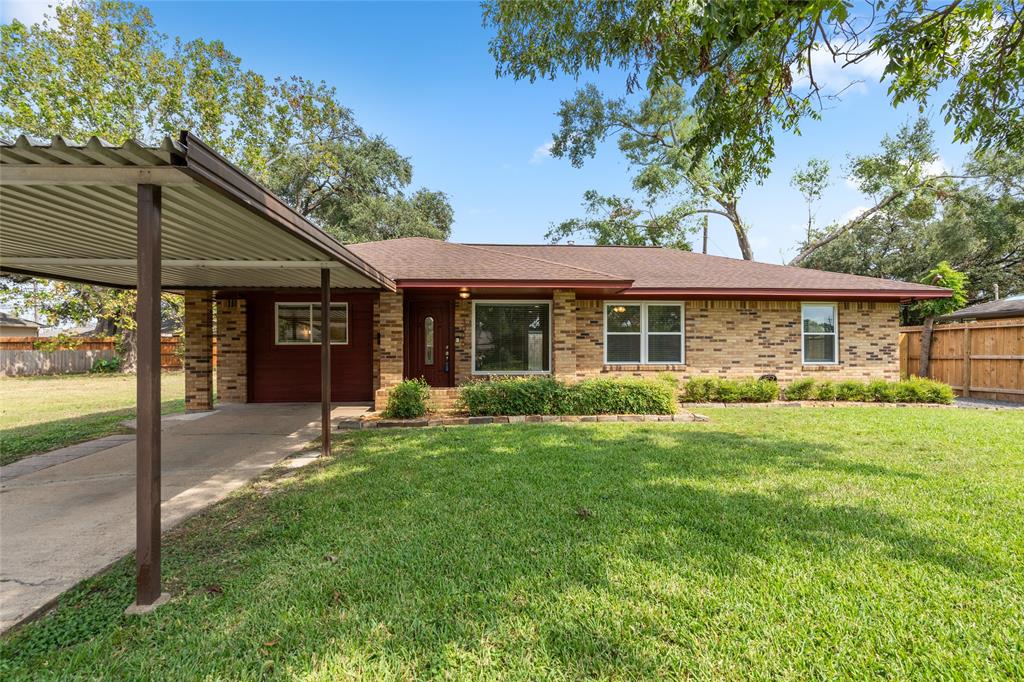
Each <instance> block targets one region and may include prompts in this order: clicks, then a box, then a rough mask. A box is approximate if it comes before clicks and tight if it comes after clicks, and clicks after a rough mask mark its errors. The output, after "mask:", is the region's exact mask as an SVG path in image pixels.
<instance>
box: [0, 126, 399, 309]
mask: <svg viewBox="0 0 1024 682" xmlns="http://www.w3.org/2000/svg"><path fill="white" fill-rule="evenodd" d="M139 184H154V185H160V186H161V187H162V190H161V191H162V204H163V212H162V263H161V275H160V277H161V286H163V287H164V288H168V289H189V288H217V289H227V288H247V287H319V286H320V270H321V269H322V268H330V269H331V284H332V286H334V287H351V288H384V289H391V290H393V289H394V283H393V282H391V280H389V279H388V278H387V277H385V276H384V275H382V274H381V273H379V272H378V271H377V270H375V269H374V268H372V267H371V266H369V265H368V264H366V263H365V262H364V261H362V260H361V259H360V258H359V257H357V256H356V255H355V254H353V253H352V252H350V251H349V250H348V249H346V248H345V247H344V246H343V245H342V244H340V243H339V242H337V241H336V240H335V239H333V238H332V237H330V236H329V235H327V234H326V233H325V232H323V231H322V230H320V229H319V228H318V227H316V226H315V225H313V224H312V223H310V222H309V221H308V220H306V219H305V218H303V217H302V216H301V215H299V214H298V213H296V212H295V211H293V210H292V209H291V208H289V207H288V206H287V205H285V204H284V203H283V202H282V201H281V200H280V199H278V198H277V197H276V196H274V195H273V194H271V193H270V192H269V191H267V190H266V189H265V188H263V187H262V186H260V185H259V184H258V183H256V182H255V181H253V180H252V179H251V178H249V177H248V176H247V175H245V174H244V173H242V172H241V171H239V170H238V169H237V168H236V167H234V166H233V165H231V164H230V163H228V162H227V161H226V160H225V159H223V158H222V157H220V156H219V155H218V154H217V153H216V152H214V151H213V150H212V149H210V148H209V147H208V146H207V145H205V144H204V143H202V142H201V141H200V140H199V139H198V138H196V137H194V136H192V135H190V134H189V133H182V134H181V136H180V138H179V139H178V140H173V139H171V138H166V139H164V140H163V142H162V143H161V144H160V146H158V147H144V146H142V145H140V144H139V143H138V142H135V141H134V140H129V141H127V142H125V143H124V144H123V145H120V146H114V145H110V144H107V143H104V142H101V141H100V140H97V139H96V138H93V139H92V140H90V141H89V142H87V143H85V144H74V143H70V142H67V141H65V140H64V139H62V138H60V137H56V138H54V139H53V140H52V141H50V142H47V143H39V142H33V141H30V140H28V139H27V138H25V137H20V138H18V140H17V141H15V142H13V143H11V142H6V141H5V142H0V269H2V270H3V271H5V272H10V273H20V274H29V275H38V276H41V277H49V278H53V279H66V280H74V281H82V282H92V283H96V284H103V285H109V286H119V287H134V286H135V285H136V282H137V270H136V250H135V242H136V206H137V196H136V192H137V189H136V188H137V186H138V185H139Z"/></svg>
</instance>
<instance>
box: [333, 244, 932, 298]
mask: <svg viewBox="0 0 1024 682" xmlns="http://www.w3.org/2000/svg"><path fill="white" fill-rule="evenodd" d="M349 249H350V250H352V251H353V252H355V253H356V255H358V256H359V257H360V258H362V259H364V260H365V261H367V262H368V263H370V264H371V265H372V266H373V267H375V268H377V269H379V270H380V271H381V272H383V273H385V274H386V275H387V276H388V277H390V278H391V279H393V280H395V281H396V282H397V283H398V285H399V286H404V287H408V286H422V285H428V286H429V285H433V286H441V285H447V286H470V287H471V286H474V285H479V284H481V283H485V284H486V283H490V284H492V285H497V284H502V285H504V286H515V285H516V284H525V283H527V282H538V283H541V282H554V281H557V282H558V283H559V284H562V285H564V286H566V287H569V288H573V287H575V288H580V287H578V286H576V284H575V283H576V282H578V283H581V284H589V285H591V286H594V287H597V286H602V287H603V288H606V289H607V288H609V287H611V286H613V285H614V284H615V283H617V282H621V283H622V284H621V286H620V287H619V289H620V291H621V293H623V294H625V295H630V296H641V295H658V294H687V295H693V296H710V297H719V298H725V297H734V296H764V297H778V298H795V297H809V296H816V297H818V298H825V297H829V296H834V297H837V298H843V297H847V298H854V297H856V298H874V299H879V300H902V299H910V298H945V297H947V296H949V290H948V289H943V288H941V287H933V286H927V285H924V284H912V283H908V282H898V281H894V280H887V279H878V278H874V277H861V276H859V275H847V274H842V273H836V272H825V271H822V270H811V269H808V268H798V267H792V266H787V265H772V264H770V263H757V262H754V261H747V260H739V259H736V258H724V257H722V256H708V255H704V254H699V253H692V252H689V251H680V250H678V249H670V248H661V247H638V246H579V245H568V244H566V245H560V244H551V245H535V246H534V245H509V244H456V243H452V242H442V241H438V240H435V239H427V238H425V237H407V238H403V239H392V240H388V241H380V242H367V243H363V244H352V245H350V246H349Z"/></svg>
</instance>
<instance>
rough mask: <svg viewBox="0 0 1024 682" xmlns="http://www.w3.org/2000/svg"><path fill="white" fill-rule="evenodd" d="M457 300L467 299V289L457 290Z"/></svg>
mask: <svg viewBox="0 0 1024 682" xmlns="http://www.w3.org/2000/svg"><path fill="white" fill-rule="evenodd" d="M459 298H461V299H462V300H466V299H467V298H469V289H466V288H465V287H463V288H462V289H459Z"/></svg>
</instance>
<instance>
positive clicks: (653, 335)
mask: <svg viewBox="0 0 1024 682" xmlns="http://www.w3.org/2000/svg"><path fill="white" fill-rule="evenodd" d="M604 322H605V328H604V332H605V338H604V348H605V358H604V361H605V363H607V364H610V365H621V364H629V365H665V364H682V363H683V362H684V354H685V343H684V341H683V324H684V320H683V304H682V303H661V302H650V303H633V302H627V301H622V302H617V301H613V302H610V303H606V304H605V307H604Z"/></svg>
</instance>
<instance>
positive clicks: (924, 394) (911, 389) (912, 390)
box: [893, 377, 953, 405]
mask: <svg viewBox="0 0 1024 682" xmlns="http://www.w3.org/2000/svg"><path fill="white" fill-rule="evenodd" d="M893 386H894V387H895V396H896V400H897V401H898V402H901V403H941V404H944V405H948V404H950V403H951V402H953V389H952V388H950V387H949V386H948V385H947V384H944V383H942V382H941V381H933V380H931V379H923V378H921V377H911V378H909V379H905V380H904V381H899V382H896V383H895V384H893Z"/></svg>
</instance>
